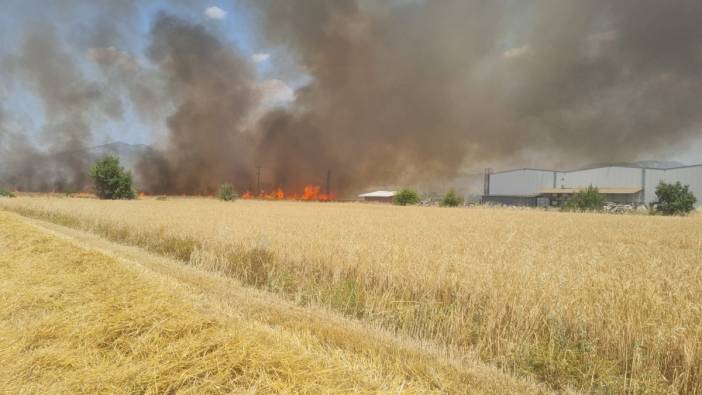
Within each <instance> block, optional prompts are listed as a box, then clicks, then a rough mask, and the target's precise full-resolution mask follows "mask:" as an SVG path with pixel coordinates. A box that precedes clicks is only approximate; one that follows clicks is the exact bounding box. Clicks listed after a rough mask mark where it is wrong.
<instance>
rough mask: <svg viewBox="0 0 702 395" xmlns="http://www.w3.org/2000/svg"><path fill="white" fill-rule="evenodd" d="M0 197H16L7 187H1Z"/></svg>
mask: <svg viewBox="0 0 702 395" xmlns="http://www.w3.org/2000/svg"><path fill="white" fill-rule="evenodd" d="M0 197H10V198H13V197H15V194H14V193H13V192H11V191H8V190H7V189H4V188H1V187H0Z"/></svg>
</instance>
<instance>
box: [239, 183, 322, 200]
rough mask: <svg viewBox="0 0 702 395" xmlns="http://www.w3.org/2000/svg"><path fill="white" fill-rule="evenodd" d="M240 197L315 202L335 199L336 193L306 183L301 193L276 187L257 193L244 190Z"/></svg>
mask: <svg viewBox="0 0 702 395" xmlns="http://www.w3.org/2000/svg"><path fill="white" fill-rule="evenodd" d="M241 198H242V199H263V200H303V201H316V202H329V201H333V200H336V195H334V194H333V193H320V187H319V185H306V186H305V187H304V188H303V190H302V193H297V192H292V193H291V192H287V193H286V192H285V191H283V189H282V188H280V187H278V188H276V189H275V190H274V191H268V192H267V191H265V190H262V191H261V192H259V194H258V195H256V194H253V193H251V191H246V193H244V194H243V195H242V196H241Z"/></svg>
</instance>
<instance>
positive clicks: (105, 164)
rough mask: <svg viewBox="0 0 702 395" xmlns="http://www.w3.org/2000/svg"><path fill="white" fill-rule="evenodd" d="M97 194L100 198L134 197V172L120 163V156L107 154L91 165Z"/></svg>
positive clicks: (91, 173) (91, 174) (91, 175)
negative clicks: (126, 169) (127, 169)
mask: <svg viewBox="0 0 702 395" xmlns="http://www.w3.org/2000/svg"><path fill="white" fill-rule="evenodd" d="M90 177H92V179H93V184H94V186H95V194H96V195H97V197H98V198H100V199H134V198H135V197H136V193H135V192H134V189H133V188H132V174H131V173H130V172H128V171H125V170H124V168H123V167H122V166H120V165H119V158H118V157H116V156H113V155H107V156H105V157H103V158H102V159H100V160H98V161H97V162H95V163H94V164H93V165H92V166H91V167H90Z"/></svg>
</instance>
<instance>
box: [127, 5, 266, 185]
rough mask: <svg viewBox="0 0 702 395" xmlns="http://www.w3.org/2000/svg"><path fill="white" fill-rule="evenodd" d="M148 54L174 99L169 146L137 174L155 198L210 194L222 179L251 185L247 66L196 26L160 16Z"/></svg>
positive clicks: (252, 97) (252, 96) (251, 99)
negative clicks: (171, 194) (167, 194)
mask: <svg viewBox="0 0 702 395" xmlns="http://www.w3.org/2000/svg"><path fill="white" fill-rule="evenodd" d="M152 35H153V42H152V44H151V47H150V48H149V50H148V55H149V58H150V59H151V61H152V62H153V63H154V64H156V65H157V66H158V67H159V69H160V71H161V73H162V74H163V75H164V76H165V78H166V80H167V81H168V83H167V84H166V92H167V94H168V95H169V96H170V97H174V98H177V99H176V100H177V103H176V106H177V108H176V110H175V112H174V113H173V114H171V115H169V116H168V118H167V119H166V122H167V124H168V128H169V131H170V132H169V134H168V143H167V145H166V147H165V151H164V153H163V154H158V153H152V154H150V155H149V156H148V157H146V158H145V160H144V161H142V163H141V164H140V166H139V168H140V172H142V173H145V174H150V175H151V176H150V177H143V178H145V179H147V180H149V181H148V182H149V183H150V184H149V187H150V188H149V189H151V190H153V191H154V192H177V193H193V192H195V193H204V192H212V191H213V190H214V189H215V188H216V187H217V186H218V185H219V184H220V183H221V182H222V181H224V180H236V182H237V184H239V185H250V183H249V181H250V179H249V177H250V174H251V170H252V169H251V164H252V162H251V154H252V151H251V150H252V147H254V146H255V140H254V139H253V136H252V135H251V134H250V133H247V130H245V125H244V121H245V120H246V116H247V114H248V113H249V112H250V111H251V109H252V106H253V104H254V103H255V102H256V101H257V100H258V99H257V96H258V94H257V92H256V91H255V89H254V86H253V81H254V79H255V75H254V72H253V70H252V67H251V66H250V65H249V63H248V62H247V61H246V60H245V59H244V58H242V57H241V56H239V55H238V54H237V53H236V52H235V51H233V50H232V49H231V48H229V47H227V46H225V45H223V44H222V42H220V41H219V40H218V39H217V38H215V37H213V36H212V35H210V34H208V33H207V32H206V31H205V30H204V29H203V28H201V27H199V26H193V25H191V24H188V23H186V22H184V21H183V20H180V19H177V18H174V17H171V16H167V15H164V14H162V15H160V16H159V17H158V18H157V20H156V23H155V25H154V27H153V31H152Z"/></svg>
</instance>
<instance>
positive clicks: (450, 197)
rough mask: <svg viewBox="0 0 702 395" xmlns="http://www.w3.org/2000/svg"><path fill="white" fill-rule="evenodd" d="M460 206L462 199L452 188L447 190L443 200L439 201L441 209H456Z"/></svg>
mask: <svg viewBox="0 0 702 395" xmlns="http://www.w3.org/2000/svg"><path fill="white" fill-rule="evenodd" d="M461 204H463V197H462V196H460V195H458V194H457V193H456V191H455V190H454V189H453V188H451V189H449V190H448V192H446V194H445V195H444V198H443V199H441V206H443V207H457V206H460V205H461Z"/></svg>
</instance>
